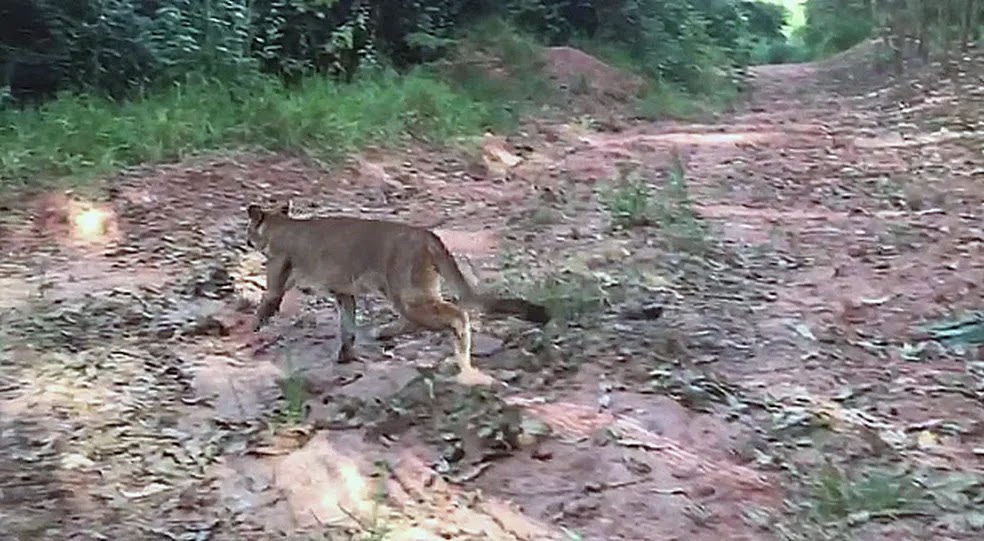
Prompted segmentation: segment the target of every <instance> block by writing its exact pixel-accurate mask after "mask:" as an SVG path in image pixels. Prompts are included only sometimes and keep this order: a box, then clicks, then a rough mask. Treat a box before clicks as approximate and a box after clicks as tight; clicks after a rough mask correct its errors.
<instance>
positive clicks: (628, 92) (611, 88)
mask: <svg viewBox="0 0 984 541" xmlns="http://www.w3.org/2000/svg"><path fill="white" fill-rule="evenodd" d="M543 59H544V71H545V73H546V74H547V77H549V78H550V80H552V81H554V82H556V83H558V84H559V85H561V87H562V88H566V89H568V90H570V91H572V92H574V93H577V94H588V95H591V96H595V97H606V98H610V99H614V100H616V101H619V102H625V101H629V100H630V99H632V98H633V97H635V96H638V95H639V93H640V92H641V91H642V89H643V87H644V86H645V82H644V81H643V79H642V78H641V77H639V76H638V75H633V74H631V73H626V72H624V71H622V70H620V69H618V68H614V67H612V66H609V65H608V64H605V63H604V62H602V61H601V60H598V59H597V58H595V57H593V56H591V55H589V54H588V53H585V52H584V51H581V50H578V49H573V48H571V47H548V48H546V49H544V50H543Z"/></svg>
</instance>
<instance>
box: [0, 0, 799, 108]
mask: <svg viewBox="0 0 984 541" xmlns="http://www.w3.org/2000/svg"><path fill="white" fill-rule="evenodd" d="M488 17H497V18H501V19H505V20H507V21H510V22H511V23H513V24H515V25H516V26H518V27H520V28H522V29H524V30H526V31H528V32H531V33H532V34H533V35H535V36H536V37H537V38H538V39H541V40H542V41H544V42H546V43H548V44H564V43H569V42H571V41H572V40H575V39H578V40H582V41H590V42H595V43H605V44H607V45H608V46H615V47H618V48H619V49H621V50H622V51H624V53H625V54H627V55H628V56H629V57H630V58H631V59H632V60H633V61H634V62H636V63H637V65H639V66H641V67H642V68H643V69H644V70H645V71H648V72H649V73H650V74H651V75H653V76H655V77H658V78H661V79H667V80H671V81H674V82H678V83H681V84H684V85H687V86H690V87H698V86H699V85H701V84H703V83H705V82H706V81H705V78H706V76H707V73H708V70H709V69H711V68H715V67H717V68H729V67H733V66H736V65H741V64H744V63H746V62H747V61H748V57H749V51H750V48H751V46H752V44H753V43H754V42H755V40H757V39H768V38H774V37H776V36H779V33H780V29H781V27H782V25H783V22H784V18H785V13H784V11H783V10H782V9H781V8H778V7H776V6H774V5H770V4H761V3H759V2H754V1H749V0H504V1H497V0H5V2H3V6H2V7H0V63H2V65H3V66H4V68H5V69H4V70H3V83H4V86H6V87H8V88H9V90H10V92H11V93H12V94H13V95H14V96H17V97H32V96H41V95H50V94H52V93H54V92H55V91H57V90H60V89H79V88H83V89H89V90H95V91H98V92H99V93H105V94H108V95H111V96H127V95H132V94H133V93H134V92H140V91H143V90H145V89H148V88H159V87H161V86H166V84H167V83H169V82H173V81H177V80H184V79H185V78H187V77H188V76H189V75H195V76H204V77H207V78H218V79H220V80H229V79H232V78H242V77H250V76H252V75H254V74H257V73H268V74H275V75H277V76H279V77H280V78H281V79H283V80H284V81H286V82H288V83H291V82H296V81H299V80H301V79H302V78H303V77H304V76H307V75H310V74H314V73H320V74H327V75H331V76H335V77H338V78H341V79H345V80H351V78H352V77H353V76H354V75H355V74H356V73H357V72H359V71H360V70H364V69H365V68H367V67H379V66H382V67H387V68H390V67H391V68H395V69H397V70H404V69H406V68H409V67H412V66H414V65H418V64H420V63H422V62H427V61H430V60H434V59H437V58H440V57H441V56H443V55H446V54H447V53H448V52H449V51H451V50H452V49H453V46H454V45H455V43H456V41H457V40H458V39H460V37H461V36H462V34H463V32H464V31H465V30H466V29H467V27H468V26H469V25H470V24H471V23H473V22H475V21H477V20H480V19H482V18H488Z"/></svg>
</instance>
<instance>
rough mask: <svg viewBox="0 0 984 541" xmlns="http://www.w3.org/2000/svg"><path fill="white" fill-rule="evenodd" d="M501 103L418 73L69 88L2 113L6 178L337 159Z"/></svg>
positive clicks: (479, 121) (483, 119) (496, 117)
mask: <svg viewBox="0 0 984 541" xmlns="http://www.w3.org/2000/svg"><path fill="white" fill-rule="evenodd" d="M509 119H510V118H509V117H508V115H507V114H505V113H503V112H502V110H501V108H500V107H494V106H492V105H491V104H489V103H484V102H482V101H480V100H477V99H475V98H473V97H471V96H468V95H467V94H464V93H462V92H460V91H457V90H455V89H453V88H452V87H450V86H449V85H447V84H445V83H442V82H440V81H437V80H435V79H433V78H431V77H427V76H426V75H424V74H422V73H420V72H412V73H410V74H408V75H407V76H405V77H396V76H394V75H377V76H367V77H364V78H360V79H358V80H356V81H355V82H353V83H352V84H350V85H340V84H334V83H331V82H330V81H326V80H324V79H322V78H309V79H305V80H302V81H300V82H299V83H298V84H297V85H295V86H294V87H293V88H290V89H288V88H287V87H286V86H285V85H284V84H283V83H281V82H279V81H277V80H275V79H271V78H258V79H255V80H253V81H250V82H248V83H242V84H237V85H232V86H230V85H229V84H227V83H222V82H218V81H214V80H197V81H191V82H188V83H184V84H178V85H174V86H173V87H172V88H171V89H169V90H167V91H163V92H159V93H154V94H150V95H148V96H145V97H143V98H140V99H136V100H133V101H129V102H123V103H118V102H114V101H112V100H110V99H108V98H100V97H93V96H91V95H80V94H62V95H61V96H59V97H58V99H56V100H53V101H51V102H49V103H47V104H45V105H43V106H41V107H39V108H37V109H23V110H17V109H8V110H5V111H0V181H2V182H3V183H5V184H7V185H10V184H11V183H17V182H23V181H26V180H28V179H31V178H33V177H36V176H45V177H52V176H53V177H58V176H65V175H76V174H85V173H92V172H104V171H110V170H113V169H115V168H118V167H120V166H125V165H130V164H137V163H141V162H158V161H163V160H172V159H179V158H181V157H183V156H185V155H188V154H191V153H195V152H199V151H202V150H210V149H216V148H221V147H236V146H258V147H263V148H267V149H272V150H277V149H291V150H298V149H299V150H303V151H306V152H309V153H311V154H312V155H314V156H317V157H321V158H325V159H332V158H334V157H337V156H340V155H342V154H344V153H346V152H348V151H351V150H352V149H354V148H357V147H359V146H361V145H364V144H366V143H369V142H370V141H373V142H375V141H394V140H399V139H400V138H403V137H406V136H408V135H412V136H415V137H418V138H423V139H430V138H435V139H441V138H446V137H450V136H454V135H459V134H461V135H465V134H475V133H481V132H482V131H484V130H485V129H488V128H490V127H501V126H502V125H503V124H504V123H507V122H509Z"/></svg>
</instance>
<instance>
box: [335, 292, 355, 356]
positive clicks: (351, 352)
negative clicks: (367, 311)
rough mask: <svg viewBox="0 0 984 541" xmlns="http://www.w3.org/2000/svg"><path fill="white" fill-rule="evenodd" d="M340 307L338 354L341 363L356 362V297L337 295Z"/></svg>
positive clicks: (336, 299) (336, 300) (336, 302)
mask: <svg viewBox="0 0 984 541" xmlns="http://www.w3.org/2000/svg"><path fill="white" fill-rule="evenodd" d="M335 304H336V305H337V306H338V354H337V357H336V359H337V361H338V362H339V363H347V362H351V361H354V360H355V359H356V356H355V297H354V296H352V295H346V294H344V293H336V294H335Z"/></svg>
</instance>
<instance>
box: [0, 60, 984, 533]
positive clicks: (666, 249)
mask: <svg viewBox="0 0 984 541" xmlns="http://www.w3.org/2000/svg"><path fill="white" fill-rule="evenodd" d="M830 73H833V72H832V71H830V68H829V67H819V66H812V65H806V66H804V65H799V66H773V67H765V68H761V69H759V70H757V72H756V81H755V86H754V91H753V93H752V95H751V98H750V103H748V104H745V105H743V106H741V107H740V108H739V111H738V112H736V113H733V114H729V115H728V116H726V117H724V118H721V119H720V120H718V121H717V122H716V123H714V124H693V123H672V122H663V123H657V124H652V123H636V124H628V125H626V126H624V127H623V129H621V130H620V131H618V132H599V131H596V130H594V129H591V127H590V126H587V125H584V124H583V123H582V124H567V125H557V124H545V123H536V122H531V123H529V125H528V126H526V129H525V130H524V131H525V133H526V135H524V136H521V137H520V136H517V137H514V138H510V139H509V140H508V141H496V140H488V141H486V142H485V144H484V145H483V146H484V148H485V153H484V158H483V157H478V156H465V155H462V156H449V155H438V154H435V153H432V152H429V151H427V150H425V149H411V150H409V151H408V152H407V153H406V154H405V155H401V156H394V155H378V156H376V155H366V156H364V157H362V158H360V160H359V161H357V162H353V163H352V164H351V165H350V166H349V167H348V168H346V170H344V171H338V172H335V173H332V174H329V173H325V172H321V171H319V170H317V169H316V168H314V167H312V166H310V165H308V164H306V163H304V162H302V161H299V160H295V159H290V158H284V157H280V156H269V157H262V158H256V159H250V160H244V159H232V158H230V159H225V160H213V161H208V162H202V163H194V164H182V165H176V166H168V167H159V168H154V169H145V170H135V171H131V172H128V173H127V174H125V175H122V176H121V177H120V178H119V179H116V180H115V181H114V182H113V185H114V186H115V188H114V189H113V190H112V191H111V193H110V196H109V199H108V200H107V201H106V202H105V203H104V208H106V209H107V210H108V211H109V212H110V216H112V221H111V227H110V228H109V231H108V232H107V234H106V235H103V236H102V237H100V238H99V239H98V240H97V241H88V242H82V241H81V240H78V239H75V240H71V235H70V231H71V230H72V226H71V222H72V216H70V215H66V213H65V211H64V210H63V209H64V208H65V206H66V201H64V200H62V199H60V198H58V197H54V196H45V197H41V198H36V199H31V200H30V203H29V204H30V205H31V210H32V211H33V213H34V215H35V219H34V220H33V221H19V220H18V219H11V220H9V222H7V223H5V224H0V248H2V249H3V251H4V253H5V254H6V258H5V259H6V261H5V264H4V267H3V268H2V273H0V283H2V285H3V288H4V297H3V299H2V301H0V306H2V307H3V308H4V310H5V312H4V315H3V320H2V326H0V329H2V331H3V343H2V344H0V346H2V348H3V349H2V351H3V356H2V361H0V362H2V368H3V369H2V370H0V524H2V526H0V528H3V529H4V531H5V534H6V535H12V536H13V538H14V539H39V538H44V539H116V538H119V539H272V538H289V539H341V538H355V539H373V540H381V539H393V540H396V539H407V540H417V539H496V540H498V539H530V540H533V539H536V540H540V539H585V540H610V539H626V540H629V539H631V540H639V539H681V540H682V539H687V540H702V539H708V540H710V539H722V538H725V539H779V538H784V539H797V538H802V539H827V538H836V536H837V535H838V534H842V533H844V532H846V531H848V530H849V529H850V531H851V535H856V536H858V538H872V539H899V538H902V539H935V538H949V539H961V538H967V539H970V538H971V537H973V536H975V535H976V536H979V535H980V532H979V531H978V532H976V533H975V528H978V529H979V528H982V527H984V520H982V519H981V518H980V514H979V513H977V512H975V511H974V506H975V505H976V504H975V502H977V503H979V502H980V501H981V498H984V489H982V486H984V484H982V482H981V474H982V471H981V466H982V464H981V453H982V450H981V449H980V447H982V444H981V443H980V441H981V439H980V437H981V432H980V430H981V422H980V413H979V412H980V406H981V398H982V392H984V391H982V389H984V380H982V378H984V366H982V365H981V360H980V358H979V355H978V352H977V350H976V349H974V348H970V350H969V351H967V352H965V353H962V354H958V353H954V352H953V351H951V350H945V349H943V348H941V347H939V346H938V345H936V344H935V343H932V342H926V341H925V336H921V335H919V334H918V333H917V332H916V330H917V329H918V328H919V327H920V326H921V325H923V324H925V323H927V322H929V321H931V320H933V319H935V318H938V317H941V316H944V315H948V314H950V313H951V312H952V313H959V312H960V311H961V310H972V309H974V308H975V307H978V306H979V305H980V302H981V295H980V290H979V285H980V284H982V283H984V271H982V262H984V259H982V258H981V255H982V254H981V242H982V240H984V233H982V229H981V225H980V224H981V210H982V204H984V187H982V185H981V183H980V178H979V172H980V171H982V170H984V169H982V162H984V157H982V156H981V154H980V152H979V147H974V146H973V145H968V144H967V143H966V141H965V140H963V139H960V138H947V137H944V136H941V135H940V134H939V133H938V132H935V131H930V130H929V128H926V127H924V126H920V125H918V124H912V125H911V126H908V127H906V128H905V130H904V131H905V133H904V134H900V130H899V126H900V125H899V124H891V123H889V124H886V121H892V120H894V119H893V118H892V117H891V115H890V114H889V113H886V112H885V111H884V110H882V109H880V108H879V104H880V103H882V102H883V101H884V98H883V97H880V96H851V95H845V94H844V92H843V89H844V88H846V87H845V85H844V84H843V81H840V82H838V81H835V80H832V79H831V78H830ZM949 99H951V101H952V100H956V99H957V98H956V97H955V96H949ZM880 100H881V101H880ZM903 135H904V137H903ZM497 148H498V149H500V150H502V151H505V152H506V153H508V154H509V155H511V156H513V157H518V158H520V160H518V163H517V164H515V165H512V166H508V167H507V166H505V165H503V163H502V162H503V158H502V156H503V154H502V153H501V152H500V153H498V154H497V153H496V152H494V149H497ZM975 148H976V149H977V150H975ZM674 156H678V157H679V160H680V162H681V164H682V168H681V169H679V170H674V169H673V168H672V163H673V160H674V159H675V158H674ZM505 160H506V161H508V160H509V157H506V158H505ZM620 171H622V173H621V174H622V175H623V176H624V177H625V178H626V179H628V180H627V181H626V184H624V185H622V186H621V187H619V188H615V189H614V191H605V190H604V189H602V190H600V193H599V183H607V182H609V181H610V180H611V179H613V178H616V177H618V176H619V174H620V173H619V172H620ZM972 171H977V172H978V174H977V176H976V177H975V176H974V175H973V174H969V173H968V172H972ZM633 178H636V179H638V180H639V184H638V186H649V187H657V188H659V189H660V195H659V196H658V197H656V198H653V197H651V196H647V195H646V194H645V193H644V192H643V191H640V190H639V189H636V187H637V185H636V184H633V183H632V179H633ZM252 194H263V195H264V196H266V197H269V198H270V199H277V198H281V199H282V198H287V197H291V198H294V199H295V201H297V202H298V203H299V206H300V208H299V209H298V212H299V213H301V214H304V213H307V212H312V211H318V212H324V211H337V210H343V211H349V212H359V213H362V214H367V215H377V216H394V217H398V218H400V219H405V220H409V221H414V222H416V223H421V224H425V225H431V226H437V227H439V230H440V233H441V234H442V236H443V237H444V238H445V239H446V241H447V242H448V243H449V245H450V246H451V248H452V250H453V251H454V252H455V253H456V254H458V255H459V256H462V259H464V260H467V262H468V263H469V265H467V266H468V267H469V268H471V269H472V271H473V272H474V274H476V275H477V277H478V278H479V279H481V280H483V281H485V280H488V281H490V282H494V283H500V284H501V283H506V284H508V285H509V286H510V287H511V288H514V289H520V290H526V291H527V292H529V293H531V294H533V295H540V296H542V297H548V298H550V299H552V301H551V303H552V307H553V308H554V309H555V310H557V311H559V313H562V314H563V315H564V316H565V319H566V321H567V324H566V325H563V326H561V327H559V328H550V329H548V330H547V331H546V332H541V331H538V330H535V329H531V328H529V327H526V326H523V325H522V324H521V323H517V322H512V321H486V320H482V321H478V322H476V324H475V325H476V329H477V331H478V337H477V338H476V353H477V355H478V356H479V358H478V362H479V363H480V364H481V365H482V366H484V367H486V368H487V369H488V370H490V371H492V372H493V373H495V374H497V375H498V376H499V377H501V378H503V379H508V380H509V381H510V382H511V384H512V387H511V390H510V391H509V392H504V393H498V394H493V393H490V392H480V391H469V390H464V389H461V388H458V387H456V386H455V385H453V384H452V383H450V382H449V379H448V378H447V377H446V376H445V375H444V374H443V373H442V371H441V370H438V371H437V372H435V371H434V370H433V364H434V363H435V362H436V361H437V360H438V359H441V358H443V357H445V356H446V355H447V353H448V351H449V348H450V345H449V343H448V341H447V340H445V339H444V338H443V337H441V336H434V335H430V334H426V335H419V336H415V337H411V338H408V339H406V340H401V341H398V342H396V343H393V344H388V345H382V344H372V343H368V342H367V343H365V344H363V345H360V348H362V351H363V355H364V357H365V363H354V364H352V365H343V366H335V365H334V364H333V363H331V362H330V361H329V359H330V354H331V351H333V348H334V345H333V340H334V336H333V333H334V328H335V324H334V322H333V318H334V311H333V310H332V307H331V306H330V303H326V302H324V301H319V300H317V299H313V298H304V297H301V296H299V295H294V296H291V297H290V298H288V299H287V300H286V301H285V308H284V310H283V316H281V317H279V318H277V319H276V320H275V321H274V322H272V325H271V327H269V328H268V329H266V330H264V331H263V332H262V333H259V334H254V333H252V332H251V331H250V330H249V327H248V322H249V310H250V308H249V307H248V306H247V305H248V302H246V301H243V300H242V299H244V298H245V299H247V300H248V299H253V300H254V301H255V298H256V296H257V294H258V293H257V287H256V285H255V283H256V280H257V278H258V276H259V274H260V270H261V268H262V266H261V265H262V263H261V262H260V261H259V260H258V259H257V258H256V257H255V255H249V254H247V252H246V250H245V247H244V246H243V243H244V240H243V238H242V234H241V230H242V227H243V225H244V218H245V212H244V210H243V209H244V208H245V204H246V203H248V202H251V201H252ZM599 201H601V203H599ZM606 202H607V203H606ZM308 205H310V206H308ZM612 209H614V212H615V214H618V212H621V213H622V215H623V216H624V217H625V218H626V219H627V220H629V221H630V222H631V221H633V220H635V221H639V220H638V218H640V217H646V218H647V220H646V222H647V223H648V225H635V226H630V227H626V228H623V229H613V228H612V227H611V223H612V216H613V210H612ZM69 214H70V213H69ZM42 271H43V272H42ZM654 305H658V306H661V307H662V315H661V316H656V315H655V313H656V312H657V311H656V310H653V309H652V306H654ZM388 317H391V316H390V315H389V312H388V309H387V308H386V307H385V305H383V304H382V303H379V302H376V301H375V300H371V299H368V300H366V301H365V302H364V304H363V305H360V318H361V320H362V321H363V322H365V323H366V324H368V323H369V322H370V321H371V322H372V323H373V324H379V323H381V322H382V321H383V320H385V319H386V318H388ZM927 344H928V345H927ZM862 473H866V474H867V475H866V476H862V475H861V474H862ZM957 474H959V475H957ZM852 528H853V529H852ZM941 536H942V537H941Z"/></svg>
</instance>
